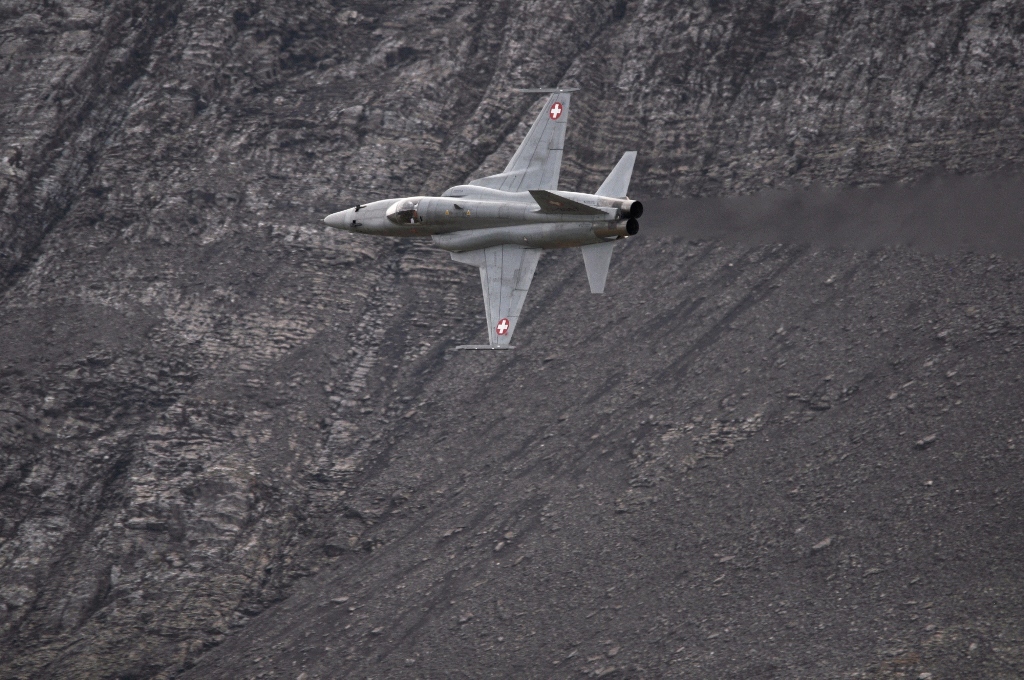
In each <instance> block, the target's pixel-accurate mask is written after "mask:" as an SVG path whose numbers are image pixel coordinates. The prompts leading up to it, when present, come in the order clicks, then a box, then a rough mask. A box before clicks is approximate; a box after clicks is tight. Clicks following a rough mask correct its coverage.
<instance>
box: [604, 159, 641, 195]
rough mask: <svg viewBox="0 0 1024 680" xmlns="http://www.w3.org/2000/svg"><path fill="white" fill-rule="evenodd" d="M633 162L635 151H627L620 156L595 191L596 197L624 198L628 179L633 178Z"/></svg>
mask: <svg viewBox="0 0 1024 680" xmlns="http://www.w3.org/2000/svg"><path fill="white" fill-rule="evenodd" d="M635 162H636V151H627V152H626V153H624V154H622V158H620V159H619V162H618V163H616V164H615V167H614V168H612V171H611V173H610V174H609V175H608V177H607V179H605V181H604V183H603V184H602V185H601V188H600V189H598V190H597V195H598V196H606V197H608V198H625V197H626V193H627V192H628V191H629V178H630V177H632V176H633V163H635Z"/></svg>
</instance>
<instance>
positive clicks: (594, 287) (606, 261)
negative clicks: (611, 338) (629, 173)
mask: <svg viewBox="0 0 1024 680" xmlns="http://www.w3.org/2000/svg"><path fill="white" fill-rule="evenodd" d="M627 181H628V180H627ZM614 247H615V241H608V242H607V243H594V244H592V245H589V246H580V251H582V252H583V264H584V265H586V267H587V280H589V281H590V292H591V293H603V292H604V282H605V280H606V279H607V278H608V265H610V264H611V262H612V248H614Z"/></svg>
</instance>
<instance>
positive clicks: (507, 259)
mask: <svg viewBox="0 0 1024 680" xmlns="http://www.w3.org/2000/svg"><path fill="white" fill-rule="evenodd" d="M540 253H541V251H540V250H538V249H536V248H525V247H523V246H513V245H501V246H492V247H490V248H481V249H480V250H470V251H467V252H464V253H452V259H453V260H455V261H456V262H462V263H463V264H470V265H475V266H477V267H479V268H480V283H481V284H482V285H483V291H484V310H485V311H486V312H487V335H488V340H489V341H490V344H489V345H462V346H461V347H459V349H511V346H510V345H509V343H510V342H511V341H512V333H514V332H515V330H516V323H517V322H518V321H519V312H520V311H521V310H522V309H523V302H524V301H525V300H526V292H527V291H528V290H529V289H530V282H531V281H533V272H534V271H535V270H536V269H537V262H538V260H540Z"/></svg>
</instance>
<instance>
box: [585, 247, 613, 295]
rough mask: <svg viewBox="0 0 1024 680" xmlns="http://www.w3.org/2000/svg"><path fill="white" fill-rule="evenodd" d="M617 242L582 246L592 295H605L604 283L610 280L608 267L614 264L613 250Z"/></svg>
mask: <svg viewBox="0 0 1024 680" xmlns="http://www.w3.org/2000/svg"><path fill="white" fill-rule="evenodd" d="M614 247H615V241H607V242H605V243H593V244H591V245H589V246H581V247H580V251H582V252H583V264H584V265H586V267H587V280H588V281H590V292H591V293H603V292H604V282H605V280H607V278H608V265H610V264H611V262H612V248H614Z"/></svg>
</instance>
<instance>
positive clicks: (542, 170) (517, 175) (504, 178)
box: [470, 90, 572, 191]
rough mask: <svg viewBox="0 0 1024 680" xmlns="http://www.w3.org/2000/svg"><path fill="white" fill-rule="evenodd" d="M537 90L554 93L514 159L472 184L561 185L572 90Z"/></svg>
mask: <svg viewBox="0 0 1024 680" xmlns="http://www.w3.org/2000/svg"><path fill="white" fill-rule="evenodd" d="M535 91H537V92H545V91H547V92H551V94H550V96H549V97H548V99H547V102H545V103H544V108H542V109H541V111H540V114H539V115H538V116H537V120H535V121H534V122H533V126H532V127H531V128H530V131H529V132H527V133H526V139H524V140H523V143H522V144H520V145H519V149H518V150H516V153H515V155H514V156H512V160H510V161H509V162H508V165H507V166H505V170H504V171H502V172H501V173H499V174H497V175H491V176H490V177H481V178H480V179H475V180H473V181H471V182H470V184H475V185H477V186H482V187H488V188H490V189H500V190H501V191H527V190H529V189H549V190H556V189H558V174H559V172H560V171H561V169H562V148H563V146H564V144H565V126H566V122H567V121H568V120H569V97H570V95H571V92H572V90H555V91H550V90H535Z"/></svg>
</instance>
